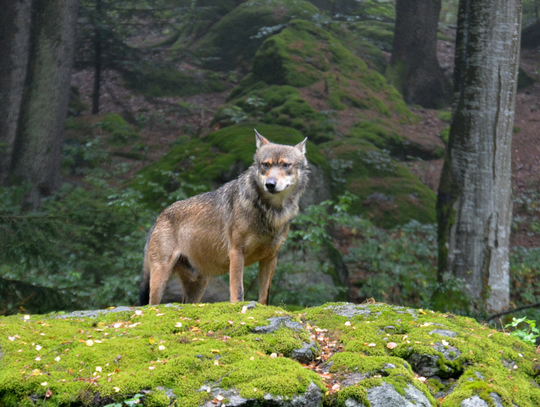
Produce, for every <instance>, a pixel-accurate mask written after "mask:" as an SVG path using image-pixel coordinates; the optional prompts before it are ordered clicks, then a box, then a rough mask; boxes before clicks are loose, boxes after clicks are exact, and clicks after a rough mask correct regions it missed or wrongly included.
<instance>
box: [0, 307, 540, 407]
mask: <svg viewBox="0 0 540 407" xmlns="http://www.w3.org/2000/svg"><path fill="white" fill-rule="evenodd" d="M245 305H247V303H239V304H229V303H219V304H196V305H191V304H190V305H172V306H164V305H163V306H159V307H142V308H139V311H137V312H136V311H135V310H129V309H128V310H126V311H122V310H120V312H116V313H108V314H103V313H100V312H95V313H94V317H90V316H89V315H81V314H79V315H64V316H62V315H56V314H51V315H32V316H29V317H28V319H24V318H23V317H22V316H21V315H16V316H11V317H0V326H1V327H2V332H3V333H4V335H0V348H1V349H2V355H3V356H2V359H1V360H0V363H1V365H0V367H1V369H0V405H2V406H21V405H23V406H24V405H29V406H30V405H34V402H33V401H32V399H31V397H32V398H35V397H38V398H39V399H45V393H46V391H47V390H49V391H50V392H51V396H50V397H49V398H48V399H47V405H49V404H50V405H53V406H55V405H81V404H82V405H85V404H90V403H92V402H93V401H95V400H96V397H98V396H99V398H100V399H101V400H102V401H104V400H110V401H114V402H121V401H123V400H126V399H128V398H131V397H133V396H134V395H136V394H143V392H142V390H146V389H151V390H152V391H151V392H150V393H148V394H145V395H144V397H143V402H144V405H148V406H165V405H169V404H170V400H169V399H168V397H167V396H166V393H165V392H166V390H156V388H157V387H159V386H163V389H167V391H168V390H170V391H172V392H173V393H174V394H175V395H176V397H177V400H176V405H179V406H193V405H201V404H203V403H204V402H205V401H210V400H211V399H212V398H213V394H212V393H207V392H205V391H199V389H201V387H202V386H203V385H206V386H213V387H218V386H219V388H221V389H224V390H227V389H232V388H236V389H237V390H239V392H240V395H241V396H242V397H245V398H249V399H254V400H263V399H264V395H265V394H267V393H270V394H274V395H280V396H283V397H292V396H294V395H296V394H302V393H303V392H305V391H306V389H307V387H308V386H309V384H310V383H312V382H313V383H315V384H316V385H317V386H319V388H320V389H321V390H322V391H323V392H324V391H326V388H325V386H324V383H323V381H322V379H321V377H320V376H319V375H317V374H315V373H314V372H312V371H311V370H309V369H306V368H304V367H303V366H302V365H301V364H299V363H298V362H296V361H294V360H291V359H289V358H288V357H287V356H288V355H289V353H290V350H291V349H294V348H295V347H296V346H297V345H299V344H301V343H302V342H305V341H306V340H308V339H309V334H308V333H307V332H306V331H302V330H300V331H295V330H292V329H290V328H285V327H282V328H281V329H279V330H278V331H275V332H274V333H270V334H255V333H252V332H251V331H252V329H253V328H255V327H256V326H261V325H267V319H268V318H271V317H275V316H288V317H289V318H290V319H291V320H293V321H296V322H300V321H304V325H305V326H310V327H311V328H310V329H312V330H314V331H317V330H318V331H317V332H327V336H328V338H332V339H333V340H335V341H336V342H337V346H339V347H340V349H341V351H340V352H336V353H334V354H333V355H332V357H331V358H330V360H328V361H327V362H331V363H332V367H331V373H330V374H331V375H334V378H337V379H340V378H345V377H346V376H347V375H350V374H352V373H358V374H360V375H362V377H363V378H362V379H359V381H358V383H357V384H356V385H352V386H350V387H343V388H342V389H341V390H339V391H338V392H337V394H336V393H332V394H328V395H326V396H325V397H324V405H338V406H343V405H344V404H345V401H346V400H347V399H349V398H352V399H355V400H357V401H359V402H363V403H364V404H366V405H367V403H368V400H367V394H368V391H369V389H371V388H373V387H376V386H381V385H383V382H387V383H389V384H391V385H392V386H393V387H394V388H395V389H396V391H397V392H398V393H400V394H402V395H405V394H406V389H407V388H408V387H409V386H414V387H416V388H417V389H418V390H419V391H421V392H422V393H423V394H424V395H425V396H426V397H427V398H428V400H429V402H430V403H431V405H439V403H437V401H436V400H435V399H434V398H433V394H435V393H436V392H437V391H440V390H442V389H444V388H445V386H444V385H443V384H442V383H440V382H439V381H437V380H434V379H430V380H428V381H427V385H426V384H424V383H423V382H422V381H420V380H417V379H416V378H415V375H414V373H413V371H412V370H411V367H410V365H409V364H408V363H407V361H406V360H407V359H408V358H409V357H410V355H412V354H413V353H420V354H434V355H441V354H440V353H439V352H437V351H436V350H435V349H434V348H433V347H434V343H440V342H442V341H443V340H444V341H446V343H448V345H445V346H453V347H456V348H458V349H459V350H460V352H461V354H460V355H459V356H458V357H457V358H456V359H455V361H453V363H455V365H457V364H459V365H460V366H462V368H463V373H462V374H461V375H460V376H459V377H458V378H457V380H456V381H455V382H453V386H452V391H451V393H450V394H449V395H448V396H447V397H445V398H444V400H442V402H441V404H440V405H441V406H442V407H458V406H460V405H461V403H462V401H463V400H465V399H467V398H469V397H472V396H475V395H476V396H479V397H480V398H482V399H483V400H485V401H486V402H488V404H489V405H490V406H491V405H494V401H493V400H492V397H491V394H492V393H496V394H498V395H499V396H500V397H501V399H502V400H503V404H504V405H505V406H507V405H508V406H510V405H513V404H515V405H519V406H520V407H534V406H537V405H539V404H538V403H539V402H540V390H539V388H538V387H537V386H536V385H534V384H533V381H534V380H535V377H536V375H537V369H536V359H535V358H536V356H537V355H536V351H535V348H534V347H532V346H528V345H526V344H525V343H523V342H521V341H519V340H518V339H516V338H514V337H512V336H509V335H506V334H505V333H503V332H498V331H496V330H494V329H491V328H489V327H487V326H482V325H480V324H478V323H477V322H476V321H474V320H473V319H471V318H463V317H456V316H454V315H452V314H440V313H435V312H433V311H427V310H421V309H410V308H409V309H408V308H404V307H392V306H389V305H387V304H380V303H377V304H371V305H354V304H345V303H333V304H325V305H322V306H320V307H316V308H310V309H305V310H304V311H303V312H302V313H301V314H300V315H299V314H294V315H293V314H291V313H288V312H286V311H284V310H283V309H281V308H277V307H266V306H262V305H257V306H256V307H255V308H254V309H250V310H246V309H244V306H245ZM243 310H244V312H242V311H243ZM354 310H356V311H357V313H356V315H353V314H350V315H351V316H341V315H339V314H341V313H343V312H345V311H347V312H349V313H351V312H352V311H354ZM308 324H309V325H308ZM434 329H446V330H451V331H453V332H455V333H456V334H457V336H456V337H452V338H450V337H446V336H440V335H438V334H436V333H432V331H433V330H434ZM89 341H91V342H89ZM360 343H366V344H367V345H365V346H366V348H365V349H364V350H362V349H360V347H359V345H358V344H360ZM390 343H393V344H395V345H396V346H388V345H389V344H390ZM272 353H276V356H277V357H270V355H271V354H272ZM281 353H282V354H283V356H280V354H281ZM444 363H445V364H447V363H450V361H444ZM430 392H431V393H430Z"/></svg>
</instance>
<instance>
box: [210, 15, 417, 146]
mask: <svg viewBox="0 0 540 407" xmlns="http://www.w3.org/2000/svg"><path fill="white" fill-rule="evenodd" d="M337 27H338V26H337V25H335V29H334V31H335V32H336V33H337V35H341V34H343V33H348V35H345V34H343V35H342V36H343V38H341V37H340V38H341V39H338V37H335V36H334V34H332V32H331V30H326V29H323V28H322V27H320V26H319V25H317V24H315V23H313V22H309V21H305V20H293V21H291V23H290V24H289V25H288V27H287V28H285V29H284V30H283V31H281V32H280V33H279V34H275V35H273V36H272V37H270V38H269V39H267V40H266V41H265V42H264V43H263V44H262V46H261V47H260V48H259V50H258V51H257V54H256V55H255V59H254V61H253V66H252V69H251V72H250V74H249V75H247V76H246V77H245V78H244V79H243V80H242V81H241V82H240V84H239V85H238V86H237V87H236V88H235V89H233V91H232V92H231V95H230V97H229V102H228V103H227V104H226V105H224V106H223V107H222V108H221V109H220V110H219V111H218V112H217V114H216V115H215V118H214V123H220V124H221V125H229V124H230V123H233V122H236V121H239V120H240V121H263V122H265V123H269V124H281V125H286V126H290V127H294V128H296V129H298V130H300V131H302V132H303V133H304V134H306V135H307V136H309V137H310V139H311V140H313V141H315V142H316V143H322V142H325V141H330V140H332V139H335V138H336V135H338V134H340V133H346V132H348V125H344V124H342V123H341V122H342V121H341V120H340V119H341V117H340V116H339V112H342V111H343V112H346V113H344V114H346V116H347V117H351V116H352V117H355V116H356V117H358V119H362V118H368V119H370V120H377V119H381V120H385V121H386V122H388V125H389V126H391V127H393V128H394V130H393V131H394V132H397V131H398V129H399V126H400V125H401V124H403V123H409V122H412V121H415V120H416V119H417V118H416V116H414V115H413V114H412V113H411V112H410V111H409V109H408V108H407V106H406V105H405V103H404V102H403V100H402V98H401V96H400V95H399V93H398V92H397V91H396V89H394V88H393V87H392V86H390V85H388V84H387V83H386V79H385V78H384V77H383V76H382V75H381V74H380V73H378V72H377V71H375V70H373V69H370V68H369V67H368V66H367V64H366V63H365V62H364V60H363V59H361V58H359V57H358V56H357V55H355V52H354V51H351V49H349V48H347V46H349V47H352V48H355V46H354V44H358V43H359V41H360V40H358V39H357V40H356V41H352V40H351V37H354V35H353V33H352V32H350V31H348V30H347V29H340V30H338V29H337ZM342 41H343V42H342ZM345 43H346V44H347V46H345V45H344V44H345ZM351 44H353V45H351ZM356 48H357V47H356ZM349 121H350V119H347V120H343V122H349Z"/></svg>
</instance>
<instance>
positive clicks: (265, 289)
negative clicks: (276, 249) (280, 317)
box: [259, 256, 277, 305]
mask: <svg viewBox="0 0 540 407" xmlns="http://www.w3.org/2000/svg"><path fill="white" fill-rule="evenodd" d="M276 266H277V257H276V256H274V257H272V258H270V259H264V260H260V261H259V302H260V303H261V304H264V305H268V297H269V296H270V285H271V284H272V277H274V272H275V271H276Z"/></svg>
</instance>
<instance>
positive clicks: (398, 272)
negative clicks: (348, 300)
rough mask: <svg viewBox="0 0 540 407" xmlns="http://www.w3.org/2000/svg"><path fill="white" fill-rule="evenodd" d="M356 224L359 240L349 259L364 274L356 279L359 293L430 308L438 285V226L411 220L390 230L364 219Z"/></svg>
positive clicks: (365, 296) (352, 267)
mask: <svg viewBox="0 0 540 407" xmlns="http://www.w3.org/2000/svg"><path fill="white" fill-rule="evenodd" d="M349 225H351V224H350V223H349ZM352 225H354V226H353V227H354V228H353V229H352V233H354V235H356V236H358V241H357V243H356V244H354V245H353V246H352V247H351V248H350V249H349V252H348V254H347V255H346V256H345V262H346V263H347V265H348V267H349V270H350V271H352V272H357V273H359V274H360V275H361V276H362V278H360V279H358V280H357V281H355V282H354V286H355V287H357V288H358V291H357V292H358V296H359V297H360V298H363V299H367V298H371V297H373V298H375V299H376V300H377V301H384V302H389V303H394V304H402V305H405V304H406V305H409V306H416V307H419V306H422V307H428V306H429V300H430V297H431V292H432V290H433V288H434V287H435V285H436V284H435V282H436V281H435V279H436V233H435V227H434V226H433V225H422V224H420V223H418V222H417V221H411V222H410V223H408V224H406V225H404V226H400V227H397V228H395V229H392V230H389V231H387V230H384V229H379V228H376V227H374V226H373V225H372V224H371V223H370V222H367V221H365V220H360V219H358V220H357V221H356V222H355V223H353V224H352ZM349 227H351V226H349Z"/></svg>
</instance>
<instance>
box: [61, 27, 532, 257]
mask: <svg viewBox="0 0 540 407" xmlns="http://www.w3.org/2000/svg"><path fill="white" fill-rule="evenodd" d="M442 34H443V36H444V38H446V39H451V38H452V37H455V30H451V29H449V30H446V31H445V32H444V33H442ZM454 48H455V47H454V43H453V42H452V41H445V40H439V41H438V58H439V63H440V65H441V67H442V68H443V69H444V70H445V71H446V72H447V73H448V74H449V75H451V73H452V72H453V59H454ZM388 58H389V55H388ZM520 66H521V68H522V69H523V70H524V71H525V72H527V74H529V75H530V76H531V77H532V78H534V79H535V80H536V82H534V83H533V84H532V85H530V86H528V87H526V88H524V89H521V90H519V91H518V94H517V98H516V113H515V123H514V129H515V133H514V136H513V139H512V183H513V191H514V197H515V198H519V197H523V196H528V194H531V193H534V191H539V190H540V74H539V73H538V70H539V67H540V53H539V50H538V49H523V50H522V51H521V57H520ZM179 68H180V69H192V68H193V67H190V66H184V65H180V66H179ZM102 77H103V84H102V94H101V99H100V115H99V116H92V115H90V112H89V111H85V112H82V113H81V114H82V115H83V117H84V120H87V121H88V122H89V123H92V124H94V123H97V122H98V121H99V120H101V118H102V117H103V114H106V113H118V114H121V115H122V116H124V117H130V118H132V119H135V118H137V116H140V115H141V114H144V115H146V117H150V120H149V121H148V122H147V124H146V126H144V128H143V129H142V130H141V131H140V134H141V136H142V137H143V142H144V144H145V145H146V146H147V147H148V153H147V154H146V156H145V158H144V160H129V164H130V170H129V171H128V172H127V173H126V174H124V177H127V178H129V177H132V176H133V175H134V174H135V173H136V172H137V171H138V170H140V169H141V168H142V167H143V166H145V165H147V164H150V163H151V162H153V161H155V160H157V159H158V158H159V157H161V156H162V155H163V154H164V153H165V152H166V151H168V149H169V148H170V146H171V144H172V143H173V142H174V140H175V139H176V138H177V137H178V136H180V135H182V134H186V133H189V134H192V135H197V136H202V135H204V134H207V133H209V132H210V131H212V130H213V129H212V128H211V124H210V121H211V119H212V117H213V114H214V112H215V111H216V109H217V108H218V107H219V106H220V105H222V104H223V103H224V102H225V101H226V99H227V96H228V95H229V93H230V91H231V90H232V88H233V87H234V86H235V83H234V82H227V86H228V87H227V90H226V91H224V92H221V93H212V94H199V95H194V96H189V97H159V98H148V97H145V96H143V95H140V94H137V93H135V92H133V91H131V90H129V89H128V88H127V87H125V86H124V84H123V81H122V77H121V75H120V74H119V73H118V72H116V71H112V70H110V71H106V72H104V73H103V76H102ZM92 83H93V72H92V71H91V70H81V71H77V72H74V73H73V75H72V85H74V86H76V87H77V89H78V91H79V94H80V97H81V100H82V101H83V102H84V103H85V104H86V105H87V106H91V94H92ZM303 96H304V97H309V96H308V95H303ZM182 106H188V107H189V109H186V108H183V107H182ZM411 110H412V111H413V112H414V113H415V114H417V115H418V116H420V117H421V120H420V121H418V122H417V123H414V124H410V125H405V126H403V129H402V133H403V134H404V135H406V136H408V137H409V138H411V139H412V140H413V141H415V142H418V143H421V144H424V145H429V146H434V145H442V141H441V139H440V137H439V133H440V132H441V131H442V130H443V129H444V128H445V127H447V126H448V125H449V123H448V122H446V121H444V120H442V119H441V118H439V117H438V116H440V113H441V111H440V110H431V109H423V108H418V107H411ZM339 117H340V119H343V120H346V112H345V113H343V114H341V113H340V115H339ZM116 153H121V152H119V151H116ZM113 154H114V153H113ZM118 155H119V156H120V155H122V154H118ZM122 159H123V160H127V159H126V158H122ZM442 164H443V159H438V160H429V161H409V162H407V165H408V166H409V168H410V169H411V170H412V171H413V172H414V173H415V174H417V175H418V176H419V177H420V179H421V180H422V181H423V182H424V183H425V184H426V185H427V186H428V187H429V188H431V189H432V190H433V191H435V192H436V191H437V188H438V182H439V175H440V172H441V169H442ZM524 199H525V198H523V199H521V200H520V203H515V204H514V217H521V218H522V219H523V221H522V222H521V223H519V224H517V225H516V224H515V227H514V229H513V231H512V237H511V247H514V246H523V247H526V248H531V247H540V236H539V235H538V234H533V233H531V232H530V227H529V223H530V222H531V221H532V220H533V219H534V220H535V221H540V208H536V207H535V206H534V204H533V208H532V209H533V211H532V212H531V207H530V205H528V207H527V209H526V210H525V209H524V205H523V200H524ZM531 216H532V217H531Z"/></svg>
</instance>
